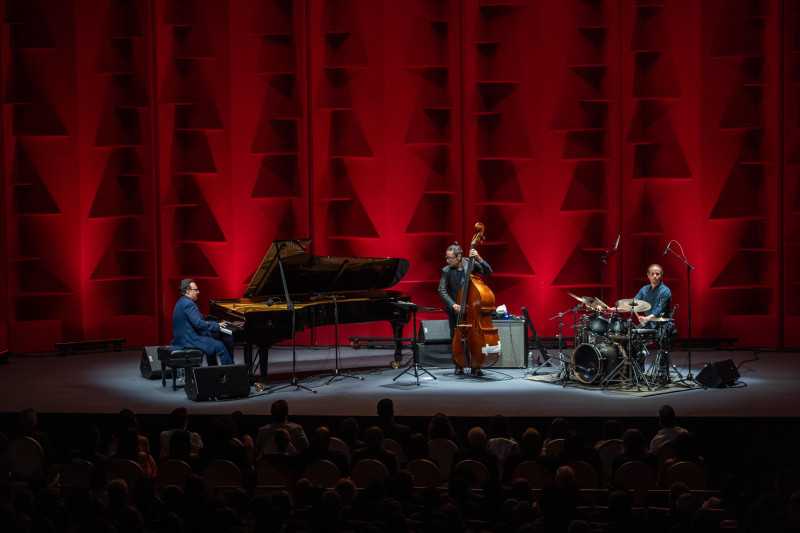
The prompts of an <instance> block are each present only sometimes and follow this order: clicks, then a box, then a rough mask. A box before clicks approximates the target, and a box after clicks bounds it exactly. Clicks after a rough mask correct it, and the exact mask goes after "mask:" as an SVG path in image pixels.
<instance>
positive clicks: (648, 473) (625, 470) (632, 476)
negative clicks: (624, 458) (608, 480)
mask: <svg viewBox="0 0 800 533" xmlns="http://www.w3.org/2000/svg"><path fill="white" fill-rule="evenodd" d="M613 481H614V483H615V484H618V485H620V486H622V487H624V488H626V489H627V490H629V491H632V492H633V498H632V499H633V505H635V506H637V507H640V506H643V505H646V504H647V491H649V490H653V489H655V488H656V473H655V472H653V470H652V469H651V468H650V467H649V466H647V465H646V464H645V463H643V462H641V461H628V462H627V463H625V464H623V465H622V466H620V467H619V468H618V469H617V471H616V472H614V476H613Z"/></svg>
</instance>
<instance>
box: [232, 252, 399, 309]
mask: <svg viewBox="0 0 800 533" xmlns="http://www.w3.org/2000/svg"><path fill="white" fill-rule="evenodd" d="M310 244H311V239H292V240H284V241H273V243H272V245H271V246H270V247H269V251H267V255H266V256H264V259H263V260H262V261H261V266H259V267H258V270H256V272H255V274H253V279H251V280H250V285H248V287H247V289H246V290H245V291H244V297H245V298H252V297H255V296H276V295H283V282H282V281H281V272H280V268H279V267H278V256H279V254H280V259H281V262H282V263H283V271H284V273H285V274H286V285H287V287H288V289H289V294H314V293H330V292H339V291H365V290H370V289H387V288H389V287H391V286H393V285H396V284H397V283H398V282H399V281H400V280H401V279H403V276H405V275H406V272H408V266H409V264H408V260H406V259H398V258H395V257H379V258H373V257H321V256H316V255H312V254H310V253H308V252H307V250H308V248H309V245H310Z"/></svg>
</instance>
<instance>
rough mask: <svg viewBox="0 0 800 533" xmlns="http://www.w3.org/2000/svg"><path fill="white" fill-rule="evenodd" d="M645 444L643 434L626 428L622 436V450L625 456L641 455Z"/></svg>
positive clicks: (634, 429)
mask: <svg viewBox="0 0 800 533" xmlns="http://www.w3.org/2000/svg"><path fill="white" fill-rule="evenodd" d="M646 446H647V443H646V442H645V439H644V434H643V433H642V432H641V431H639V430H638V429H636V428H628V429H626V430H625V433H624V434H623V435H622V449H623V450H624V451H625V453H627V454H631V455H641V454H643V453H644V452H645V448H646Z"/></svg>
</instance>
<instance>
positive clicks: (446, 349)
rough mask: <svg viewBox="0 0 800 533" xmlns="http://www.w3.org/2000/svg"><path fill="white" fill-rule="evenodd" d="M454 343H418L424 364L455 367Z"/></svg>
mask: <svg viewBox="0 0 800 533" xmlns="http://www.w3.org/2000/svg"><path fill="white" fill-rule="evenodd" d="M452 348H453V345H452V344H418V345H417V349H418V350H419V363H420V364H421V365H422V366H430V367H442V368H454V366H453V364H454V363H453V352H452Z"/></svg>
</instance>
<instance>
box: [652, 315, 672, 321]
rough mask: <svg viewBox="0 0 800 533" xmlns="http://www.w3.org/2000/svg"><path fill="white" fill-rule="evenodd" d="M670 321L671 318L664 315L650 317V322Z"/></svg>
mask: <svg viewBox="0 0 800 533" xmlns="http://www.w3.org/2000/svg"><path fill="white" fill-rule="evenodd" d="M671 321H672V319H671V318H668V317H665V316H662V317H656V318H651V319H650V322H671Z"/></svg>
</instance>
